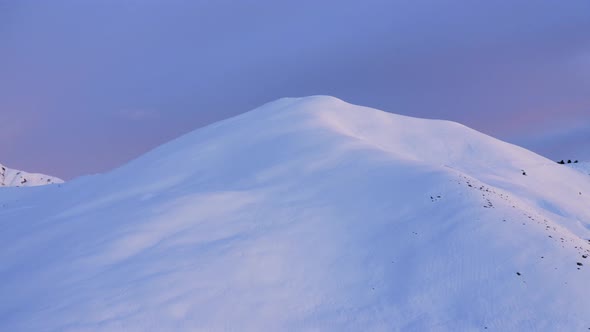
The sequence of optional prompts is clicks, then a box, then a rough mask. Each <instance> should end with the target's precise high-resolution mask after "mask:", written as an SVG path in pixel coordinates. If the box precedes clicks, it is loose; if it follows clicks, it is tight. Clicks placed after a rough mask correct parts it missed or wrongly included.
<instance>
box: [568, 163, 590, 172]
mask: <svg viewBox="0 0 590 332" xmlns="http://www.w3.org/2000/svg"><path fill="white" fill-rule="evenodd" d="M566 165H567V166H569V167H571V168H573V169H575V170H577V171H579V172H582V173H584V174H587V175H590V161H583V162H578V163H571V164H566Z"/></svg>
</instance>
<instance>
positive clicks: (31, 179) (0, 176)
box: [0, 164, 63, 187]
mask: <svg viewBox="0 0 590 332" xmlns="http://www.w3.org/2000/svg"><path fill="white" fill-rule="evenodd" d="M52 183H63V180H61V179H58V178H56V177H53V176H48V175H44V174H37V173H27V172H23V171H18V170H15V169H10V168H8V167H6V166H4V165H2V164H0V187H33V186H43V185H46V184H52Z"/></svg>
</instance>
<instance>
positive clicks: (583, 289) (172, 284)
mask: <svg viewBox="0 0 590 332" xmlns="http://www.w3.org/2000/svg"><path fill="white" fill-rule="evenodd" d="M589 206H590V179H589V178H588V176H587V175H585V174H582V173H580V172H577V171H575V170H572V169H569V168H566V167H563V166H562V165H558V164H556V163H555V162H554V161H551V160H547V159H545V158H543V157H541V156H538V155H536V154H534V153H532V152H530V151H527V150H525V149H522V148H520V147H517V146H514V145H510V144H507V143H504V142H501V141H499V140H496V139H494V138H492V137H489V136H486V135H484V134H481V133H479V132H476V131H474V130H472V129H469V128H467V127H465V126H462V125H459V124H457V123H452V122H447V121H437V120H424V119H415V118H410V117H404V116H400V115H394V114H390V113H385V112H381V111H378V110H374V109H370V108H365V107H360V106H355V105H351V104H347V103H345V102H343V101H341V100H338V99H336V98H332V97H322V96H317V97H308V98H300V99H281V100H278V101H275V102H272V103H269V104H267V105H264V106H262V107H260V108H258V109H256V110H254V111H251V112H248V113H245V114H243V115H240V116H237V117H234V118H231V119H228V120H225V121H221V122H218V123H216V124H213V125H210V126H208V127H205V128H202V129H199V130H196V131H194V132H192V133H190V134H187V135H185V136H183V137H180V138H178V139H176V140H174V141H172V142H170V143H168V144H165V145H163V146H161V147H159V148H157V149H155V150H153V151H151V152H149V153H148V154H146V155H144V156H142V157H140V158H138V159H136V160H134V161H132V162H131V163H129V164H127V165H125V166H123V167H121V168H119V169H116V170H114V171H112V172H110V173H107V174H104V175H97V176H92V177H86V178H81V179H78V180H75V181H71V182H69V183H66V184H64V185H62V186H61V187H56V186H47V187H39V188H31V189H27V190H16V189H12V188H6V189H4V190H0V229H1V231H0V294H2V301H0V330H3V331H116V330H121V331H122V330H124V331H181V330H186V331H195V330H240V331H261V330H265V331H276V330H334V331H339V330H356V331H361V330H362V331H367V330H371V331H379V330H382V331H396V330H403V331H468V330H473V331H476V330H477V331H480V330H486V329H487V330H495V331H523V330H527V331H531V330H546V331H551V330H563V331H580V330H587V329H588V328H590V291H589V289H588V280H590V270H589V268H590V266H588V265H590V260H588V259H587V255H588V254H589V250H590V243H589V241H588V239H590V208H589Z"/></svg>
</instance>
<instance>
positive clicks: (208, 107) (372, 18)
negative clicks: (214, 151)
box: [0, 0, 590, 179]
mask: <svg viewBox="0 0 590 332" xmlns="http://www.w3.org/2000/svg"><path fill="white" fill-rule="evenodd" d="M236 3H238V4H236ZM313 94H329V95H334V96H336V97H339V98H342V99H344V100H346V101H349V102H352V103H356V104H362V105H367V106H372V107H376V108H379V109H383V110H386V111H391V112H395V113H400V114H406V115H411V116H418V117H428V118H442V119H449V120H454V121H459V122H461V123H464V124H465V125H468V126H470V127H473V128H474V129H477V130H479V131H482V132H485V133H487V134H490V135H493V136H496V137H498V138H500V139H503V140H507V141H509V142H512V143H516V144H519V145H523V146H525V147H526V148H529V149H532V150H534V151H536V152H538V153H541V154H543V155H545V156H547V157H550V158H553V159H570V158H571V159H580V160H582V159H585V160H587V159H590V1H588V0H567V1H566V0H555V1H545V0H529V1H519V0H498V1H471V0H461V1H460V0H457V1H450V0H449V1H443V0H384V1H373V0H364V1H345V0H333V1H318V0H314V1H308V0H298V1H289V2H287V1H276V0H260V1H225V0H221V1H220V0H215V1H199V0H194V1H174V0H172V1H171V0H160V1H150V0H126V1H120V0H112V1H109V0H96V1H77V0H71V1H63V0H52V1H27V0H19V1H11V0H0V162H2V163H4V164H6V165H8V166H10V167H13V168H20V169H24V170H27V171H37V172H44V173H48V174H52V175H56V176H60V177H62V178H65V179H70V178H72V177H76V176H79V175H83V174H89V173H96V172H104V171H107V170H109V169H112V168H114V167H116V166H118V165H121V164H122V163H124V162H126V161H128V160H130V159H131V158H134V157H136V156H138V155H140V154H142V153H144V152H145V151H147V150H149V149H151V148H153V147H155V146H157V145H160V144H162V143H164V142H166V141H168V140H170V139H172V138H174V137H177V136H179V135H181V134H183V133H185V132H188V131H191V130H193V129H196V128H198V127H201V126H203V125H206V124H208V123H211V122H214V121H217V120H220V119H224V118H227V117H230V116H233V115H236V114H239V113H242V112H245V111H248V110H250V109H252V108H254V107H256V106H259V105H261V104H263V103H265V102H268V101H271V100H274V99H277V98H280V97H285V96H304V95H313Z"/></svg>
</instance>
